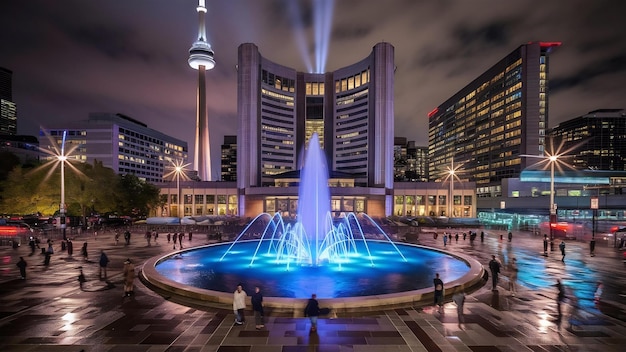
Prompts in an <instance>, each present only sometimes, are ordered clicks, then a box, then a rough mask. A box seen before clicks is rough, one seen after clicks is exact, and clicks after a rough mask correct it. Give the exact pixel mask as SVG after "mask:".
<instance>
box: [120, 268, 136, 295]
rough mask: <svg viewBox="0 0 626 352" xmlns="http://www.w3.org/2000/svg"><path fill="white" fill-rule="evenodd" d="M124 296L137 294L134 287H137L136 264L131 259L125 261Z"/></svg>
mask: <svg viewBox="0 0 626 352" xmlns="http://www.w3.org/2000/svg"><path fill="white" fill-rule="evenodd" d="M123 274H124V296H123V297H127V296H131V295H133V294H135V291H134V285H135V264H133V262H131V261H130V259H126V261H124V272H123Z"/></svg>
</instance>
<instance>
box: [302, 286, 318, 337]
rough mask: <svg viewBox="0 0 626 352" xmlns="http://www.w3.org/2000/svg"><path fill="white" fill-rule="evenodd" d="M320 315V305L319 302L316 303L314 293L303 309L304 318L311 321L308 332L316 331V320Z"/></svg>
mask: <svg viewBox="0 0 626 352" xmlns="http://www.w3.org/2000/svg"><path fill="white" fill-rule="evenodd" d="M319 315H320V305H319V302H318V301H317V295H316V294H315V293H314V294H312V295H311V298H309V301H308V302H307V304H306V307H305V308H304V316H305V317H308V318H309V321H311V331H310V332H312V333H313V332H316V331H317V318H318V317H319Z"/></svg>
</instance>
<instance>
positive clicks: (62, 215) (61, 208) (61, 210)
mask: <svg viewBox="0 0 626 352" xmlns="http://www.w3.org/2000/svg"><path fill="white" fill-rule="evenodd" d="M65 137H67V130H65V131H63V140H62V142H61V154H60V155H57V159H58V160H59V162H60V163H61V203H60V204H59V222H60V223H61V232H62V234H63V240H64V241H65V240H67V236H66V233H65V162H66V161H67V155H66V154H65Z"/></svg>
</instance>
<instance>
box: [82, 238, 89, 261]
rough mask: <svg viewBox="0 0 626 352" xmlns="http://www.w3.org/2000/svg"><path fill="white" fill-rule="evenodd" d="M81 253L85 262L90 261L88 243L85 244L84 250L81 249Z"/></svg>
mask: <svg viewBox="0 0 626 352" xmlns="http://www.w3.org/2000/svg"><path fill="white" fill-rule="evenodd" d="M80 253H81V254H82V255H83V259H84V260H85V261H88V260H89V253H88V252H87V242H84V243H83V248H81V250H80Z"/></svg>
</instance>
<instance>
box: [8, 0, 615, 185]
mask: <svg viewBox="0 0 626 352" xmlns="http://www.w3.org/2000/svg"><path fill="white" fill-rule="evenodd" d="M286 2H287V0H284V1H278V0H267V1H265V0H247V1H243V0H221V1H211V0H207V7H208V11H209V12H208V13H207V15H206V22H207V36H208V41H209V43H210V44H211V45H212V47H213V50H214V51H215V60H216V62H217V66H216V68H215V69H213V70H211V71H209V72H208V74H207V85H208V86H207V92H208V106H209V128H210V133H211V145H212V155H213V170H214V177H215V176H216V175H217V170H218V168H217V165H218V164H219V161H218V160H217V159H218V155H219V145H220V144H221V143H222V140H223V136H224V135H226V134H236V131H237V118H236V114H237V105H236V99H237V91H236V84H237V77H236V67H235V65H236V63H237V47H238V46H239V45H240V44H241V43H246V42H252V43H255V44H256V45H257V46H258V47H259V50H260V51H261V54H262V55H263V56H264V57H266V58H268V59H269V60H272V61H274V62H277V63H280V64H283V65H286V66H290V67H293V68H296V69H298V70H300V71H307V69H306V66H305V64H304V62H305V61H304V60H303V58H302V55H301V54H300V51H299V49H298V47H299V46H298V45H297V44H296V36H295V35H294V33H296V31H295V30H294V28H296V27H297V24H298V23H301V26H302V27H303V28H304V30H305V33H304V38H305V39H304V41H305V45H303V47H305V48H307V49H308V51H309V56H310V58H311V60H312V61H314V58H315V54H314V53H315V50H316V47H319V45H316V43H315V42H314V35H313V32H314V21H313V18H314V13H315V11H314V9H313V7H312V2H311V1H299V2H297V4H298V6H297V7H298V8H299V11H298V12H297V13H298V15H297V16H296V15H293V14H292V13H293V12H290V10H289V7H288V6H287V5H286ZM197 4H198V2H197V0H124V1H123V0H118V1H88V0H73V1H69V0H57V1H49V0H29V1H26V0H13V1H4V2H3V5H2V10H0V45H1V46H0V66H2V67H5V68H8V69H10V70H12V71H13V94H14V96H13V100H14V101H15V102H16V103H17V104H18V133H20V134H31V135H35V134H37V130H38V128H39V126H44V127H45V126H46V125H47V124H50V123H52V121H57V120H58V121H72V120H82V119H86V118H87V116H88V114H89V113H90V112H114V113H117V112H119V113H123V114H125V115H129V116H131V117H133V118H135V119H137V120H139V121H142V122H144V123H146V124H148V126H149V127H151V128H153V129H156V130H159V131H162V132H165V133H167V134H170V135H172V136H174V137H176V138H179V139H182V140H185V141H187V142H188V144H189V147H190V154H189V155H190V160H193V143H194V127H195V104H196V84H197V73H196V71H195V70H193V69H191V68H190V67H189V66H188V64H187V58H188V51H189V48H190V46H191V44H192V43H193V41H194V40H195V39H196V36H197V31H198V29H197V28H198V16H197V13H196V9H195V8H196V6H197ZM625 4H626V3H624V2H622V1H617V0H614V1H609V0H602V1H589V0H576V1H572V0H570V1H534V0H533V1H530V0H528V1H524V0H519V1H502V0H494V1H490V0H489V1H488V0H472V1H469V0H467V1H463V0H447V1H446V0H442V1H416V0H384V1H382V0H363V1H357V0H336V1H335V4H334V11H333V15H332V27H331V28H330V33H331V34H330V42H329V44H328V45H329V55H328V59H327V63H326V71H332V70H335V69H338V68H341V67H344V66H348V65H351V64H353V63H355V62H357V61H360V60H361V59H363V58H365V57H366V56H368V55H369V54H370V52H371V49H372V47H373V46H374V45H375V44H376V43H378V42H381V41H386V42H389V43H391V44H392V45H394V47H395V49H396V50H395V55H396V57H395V58H396V65H397V71H396V84H395V128H396V136H405V137H408V138H409V139H410V140H415V141H416V143H417V144H418V145H427V144H428V121H427V116H426V115H427V114H428V112H429V111H431V110H432V109H433V108H435V107H437V106H438V105H439V104H441V103H442V102H444V101H445V100H446V99H447V98H449V97H450V96H452V95H453V94H454V93H456V92H457V91H459V90H460V89H461V88H462V87H464V86H465V85H466V84H468V83H469V82H471V81H472V80H473V79H474V78H476V77H477V76H478V75H479V74H481V73H482V72H484V71H485V70H486V69H488V68H489V67H491V66H492V65H493V64H495V63H496V62H497V61H498V60H500V59H501V58H503V57H504V56H506V55H507V54H509V53H510V52H511V51H513V50H514V49H516V48H517V47H518V46H519V45H521V44H524V43H527V42H529V41H560V42H562V43H563V45H562V46H561V47H560V48H558V49H557V50H556V51H555V52H554V53H553V54H552V57H551V62H550V63H551V66H550V70H551V71H550V89H551V93H550V110H549V119H550V124H549V126H550V127H553V126H555V125H556V124H558V123H559V122H561V121H564V120H568V119H570V118H573V117H576V116H580V115H582V114H585V113H587V112H588V111H591V110H595V109H600V108H626V101H625V100H626V29H624V23H626V22H625V21H624V19H623V16H624V13H625V12H624V10H625V9H626V5H625ZM326 18H327V19H328V18H329V17H328V16H326ZM300 42H301V43H302V42H303V41H302V40H300Z"/></svg>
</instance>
